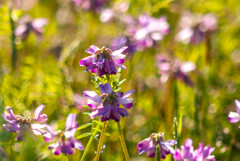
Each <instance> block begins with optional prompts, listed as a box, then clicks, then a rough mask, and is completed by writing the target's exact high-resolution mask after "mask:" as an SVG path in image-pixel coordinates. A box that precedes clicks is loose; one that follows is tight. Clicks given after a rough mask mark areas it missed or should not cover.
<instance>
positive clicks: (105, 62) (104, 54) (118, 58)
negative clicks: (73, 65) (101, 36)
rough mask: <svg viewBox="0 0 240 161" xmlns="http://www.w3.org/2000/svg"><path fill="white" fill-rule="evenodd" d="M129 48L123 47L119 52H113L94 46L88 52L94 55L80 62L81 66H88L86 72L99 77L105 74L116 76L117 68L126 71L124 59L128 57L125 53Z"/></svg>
mask: <svg viewBox="0 0 240 161" xmlns="http://www.w3.org/2000/svg"><path fill="white" fill-rule="evenodd" d="M126 49H127V47H122V48H121V49H119V50H116V51H114V52H112V51H111V50H110V49H108V48H105V47H102V49H99V48H98V47H96V46H94V45H92V46H91V47H90V48H89V49H87V50H86V52H87V53H89V54H92V55H91V56H88V57H86V58H84V59H82V60H80V62H79V64H80V66H86V70H85V72H86V71H90V72H92V73H96V74H97V75H98V76H99V77H101V76H102V75H104V74H116V73H117V67H119V68H122V69H126V67H125V66H124V65H123V62H124V58H125V56H126V55H124V54H123V52H124V51H125V50H126Z"/></svg>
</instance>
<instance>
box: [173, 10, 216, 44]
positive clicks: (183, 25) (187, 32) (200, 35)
mask: <svg viewBox="0 0 240 161" xmlns="http://www.w3.org/2000/svg"><path fill="white" fill-rule="evenodd" d="M216 28H217V19H216V17H215V16H214V15H213V14H211V13H210V14H206V15H200V14H199V15H193V14H191V13H189V12H185V13H184V14H183V16H182V18H181V20H180V31H179V33H178V34H177V36H176V40H177V41H181V42H183V43H186V44H189V43H191V44H199V43H201V42H202V41H203V39H204V37H205V34H206V33H207V32H209V33H211V32H213V31H215V30H216Z"/></svg>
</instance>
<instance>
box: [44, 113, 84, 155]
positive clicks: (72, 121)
mask: <svg viewBox="0 0 240 161" xmlns="http://www.w3.org/2000/svg"><path fill="white" fill-rule="evenodd" d="M76 117H77V114H72V113H70V114H69V115H68V117H67V120H66V129H65V131H60V130H59V131H57V132H55V131H54V130H53V129H52V127H51V126H49V125H46V128H47V130H48V132H49V133H47V134H44V135H43V138H44V140H45V142H50V141H52V140H54V139H56V143H54V144H51V145H50V146H49V147H48V149H49V150H50V149H52V151H53V153H54V154H55V155H60V153H63V154H73V153H74V152H75V150H74V148H76V149H79V150H84V147H83V145H82V143H81V142H80V141H78V140H77V139H76V138H75V137H74V135H75V132H76V131H77V128H78V123H77V122H76Z"/></svg>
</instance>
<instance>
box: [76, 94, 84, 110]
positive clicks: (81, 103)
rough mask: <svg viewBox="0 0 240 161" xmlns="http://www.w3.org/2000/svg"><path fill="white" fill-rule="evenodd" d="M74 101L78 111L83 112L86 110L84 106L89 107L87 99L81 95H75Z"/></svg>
mask: <svg viewBox="0 0 240 161" xmlns="http://www.w3.org/2000/svg"><path fill="white" fill-rule="evenodd" d="M73 99H74V103H75V105H76V107H77V109H78V110H79V111H80V112H82V111H83V110H84V107H83V106H84V105H87V99H86V98H85V97H83V96H80V95H79V94H74V96H73Z"/></svg>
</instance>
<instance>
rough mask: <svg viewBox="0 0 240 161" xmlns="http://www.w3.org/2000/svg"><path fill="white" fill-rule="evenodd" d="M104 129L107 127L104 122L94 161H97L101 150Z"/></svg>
mask: <svg viewBox="0 0 240 161" xmlns="http://www.w3.org/2000/svg"><path fill="white" fill-rule="evenodd" d="M106 127H107V121H104V122H103V127H102V132H101V136H100V140H99V144H98V149H97V154H96V157H95V161H99V157H100V152H101V148H102V145H103V141H104V133H105V130H106Z"/></svg>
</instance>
